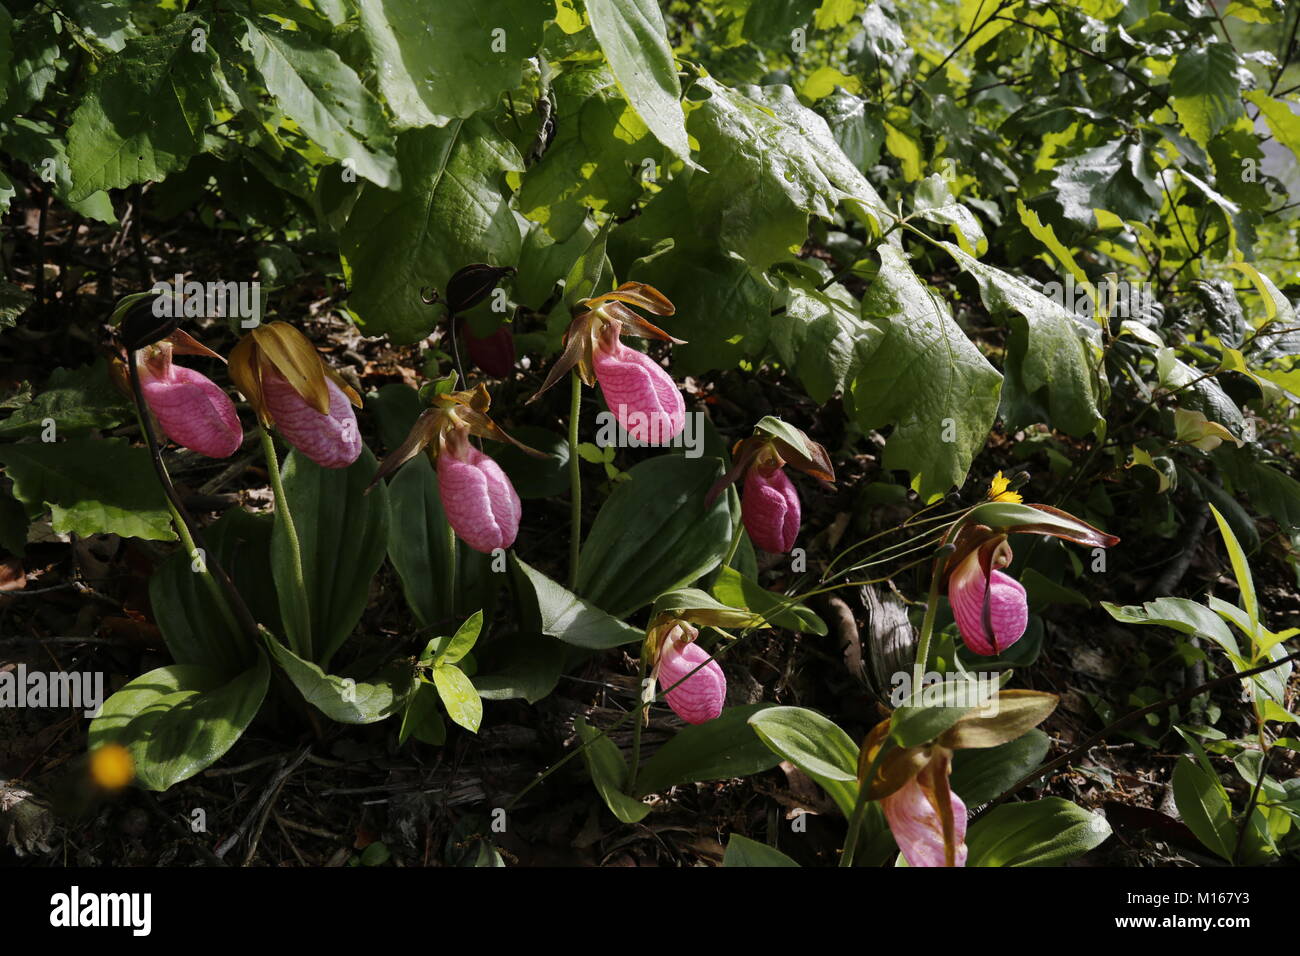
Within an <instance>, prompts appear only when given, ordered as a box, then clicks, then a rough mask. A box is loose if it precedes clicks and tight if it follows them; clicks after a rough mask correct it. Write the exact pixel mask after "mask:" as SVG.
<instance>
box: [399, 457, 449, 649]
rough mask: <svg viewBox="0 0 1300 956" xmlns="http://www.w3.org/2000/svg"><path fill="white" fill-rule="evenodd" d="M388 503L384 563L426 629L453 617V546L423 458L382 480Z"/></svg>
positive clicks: (435, 482) (434, 480)
mask: <svg viewBox="0 0 1300 956" xmlns="http://www.w3.org/2000/svg"><path fill="white" fill-rule="evenodd" d="M388 504H389V514H390V517H389V521H388V559H389V560H390V561H392V562H393V567H394V568H396V569H397V576H398V578H399V579H401V582H402V593H403V594H404V595H405V596H406V603H407V604H408V605H409V606H410V608H411V611H412V612H413V613H414V614H415V617H416V620H418V621H419V622H420V623H421V624H423V625H424V626H425V627H430V626H432V625H433V624H434V623H435V622H437V621H440V620H443V619H445V618H448V617H451V616H452V615H453V614H454V613H455V603H456V550H455V548H456V544H455V541H454V539H453V538H452V537H451V528H450V527H449V526H448V524H447V517H446V515H445V514H444V513H443V510H442V501H441V500H440V499H439V498H438V475H437V472H435V471H434V468H433V465H432V464H430V463H429V459H428V458H427V457H426V456H424V455H416V456H415V458H413V459H412V460H411V461H408V462H407V463H406V464H405V465H403V466H402V467H401V468H400V469H398V471H397V473H396V474H395V475H394V476H393V477H392V479H391V480H390V481H389V482H388Z"/></svg>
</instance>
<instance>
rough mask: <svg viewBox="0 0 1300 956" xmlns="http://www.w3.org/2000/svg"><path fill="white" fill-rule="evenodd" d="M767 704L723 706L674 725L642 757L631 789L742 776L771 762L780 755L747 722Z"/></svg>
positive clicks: (659, 789)
mask: <svg viewBox="0 0 1300 956" xmlns="http://www.w3.org/2000/svg"><path fill="white" fill-rule="evenodd" d="M770 706H772V705H771V704H750V705H749V706H746V707H728V708H726V709H725V710H724V711H723V712H722V713H721V714H720V715H719V716H718V717H715V718H714V719H713V720H709V721H705V722H704V723H702V724H696V725H694V726H691V727H686V728H684V729H683V730H681V731H679V732H678V733H677V734H676V736H674V737H673V738H672V739H671V740H669V741H668V742H667V743H666V744H664V745H663V746H662V747H660V748H659V749H658V750H657V751H656V752H655V754H654V756H653V757H651V758H650V759H649V760H647V761H646V762H645V765H644V766H643V767H642V768H641V771H640V772H639V773H638V774H637V779H636V792H637V794H638V795H640V796H645V795H646V794H648V793H659V792H662V791H664V790H667V789H668V788H669V787H675V786H677V785H678V784H683V783H697V782H702V781H706V780H727V779H730V778H732V777H748V776H750V775H751V774H755V773H761V772H763V771H764V770H770V769H771V768H772V767H775V766H776V765H777V763H779V762H780V759H781V758H780V757H778V756H777V755H776V754H775V753H774V752H773V751H772V750H771V749H770V748H769V747H768V746H767V745H766V744H765V743H764V742H763V741H762V740H761V739H759V737H758V735H757V734H755V733H754V729H753V728H752V727H751V726H750V725H749V723H748V721H749V718H750V717H752V716H753V715H754V714H756V713H758V712H760V711H762V710H765V709H766V708H768V707H770Z"/></svg>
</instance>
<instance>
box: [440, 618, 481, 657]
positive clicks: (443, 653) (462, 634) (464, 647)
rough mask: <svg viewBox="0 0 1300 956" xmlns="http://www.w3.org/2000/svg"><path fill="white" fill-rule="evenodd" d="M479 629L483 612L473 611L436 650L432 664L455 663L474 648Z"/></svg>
mask: <svg viewBox="0 0 1300 956" xmlns="http://www.w3.org/2000/svg"><path fill="white" fill-rule="evenodd" d="M481 630H483V612H482V611H475V612H474V613H473V614H471V615H470V616H469V619H468V620H466V621H465V623H464V624H462V625H461V626H460V627H458V628H457V629H456V633H455V634H453V635H452V636H451V640H450V641H448V642H447V644H446V646H445V647H443V648H442V650H440V651H438V654H437V656H436V657H434V664H455V663H456V662H457V661H459V660H460V659H461V658H463V657H464V656H465V655H466V654H468V653H469V652H470V651H471V650H473V649H474V644H475V643H476V642H477V641H478V635H479V632H480V631H481Z"/></svg>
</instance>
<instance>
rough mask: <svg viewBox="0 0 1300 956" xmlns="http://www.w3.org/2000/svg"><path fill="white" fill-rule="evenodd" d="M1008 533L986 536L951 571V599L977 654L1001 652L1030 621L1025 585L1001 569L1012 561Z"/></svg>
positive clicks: (965, 638)
mask: <svg viewBox="0 0 1300 956" xmlns="http://www.w3.org/2000/svg"><path fill="white" fill-rule="evenodd" d="M1011 558H1012V554H1011V545H1010V544H1008V543H1007V537H1006V535H998V536H996V537H993V538H989V539H987V540H986V541H985V542H984V544H982V545H981V546H980V547H979V548H977V549H975V550H973V551H971V552H970V553H969V554H967V555H966V557H964V558H963V559H962V560H961V563H959V564H958V565H957V566H956V567H955V568H953V570H952V571H951V572H950V573H949V575H948V603H949V604H951V605H952V614H953V617H954V618H956V620H957V629H958V630H959V631H960V632H961V637H962V640H963V641H964V642H965V643H966V646H967V647H968V648H970V649H971V650H972V651H973V652H974V653H976V654H983V655H985V656H995V655H997V654H1001V653H1002V652H1003V651H1005V650H1006V649H1007V648H1009V647H1010V646H1011V645H1012V644H1014V643H1016V641H1018V640H1020V638H1021V637H1023V636H1024V633H1025V627H1026V626H1027V625H1028V624H1029V604H1028V601H1027V600H1026V597H1025V588H1024V585H1022V584H1021V583H1020V582H1019V581H1017V580H1016V579H1015V578H1013V577H1011V575H1009V574H1007V573H1005V572H1003V571H1000V570H998V569H999V568H1004V567H1006V566H1007V565H1008V564H1010V563H1011Z"/></svg>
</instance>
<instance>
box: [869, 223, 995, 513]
mask: <svg viewBox="0 0 1300 956" xmlns="http://www.w3.org/2000/svg"><path fill="white" fill-rule="evenodd" d="M878 252H879V254H880V260H881V268H880V274H879V275H878V276H877V277H876V280H875V281H874V282H873V283H872V284H871V287H870V288H869V289H868V290H867V295H866V298H864V299H863V301H862V315H863V317H864V318H865V319H867V320H868V321H870V322H872V323H873V324H876V325H877V326H879V327H880V328H881V329H882V330H883V332H884V335H883V338H882V340H881V343H880V345H879V347H877V348H876V349H875V351H874V352H872V353H871V354H870V356H868V357H866V358H865V359H864V360H863V363H862V365H861V367H860V368H859V370H858V374H857V376H856V377H855V378H854V380H853V384H852V389H851V392H852V398H853V407H854V409H855V416H856V418H857V420H858V423H859V424H860V425H861V426H862V427H863V428H880V427H883V426H885V425H891V424H892V425H893V426H894V431H893V433H892V434H891V435H890V436H889V438H888V440H887V441H886V444H885V455H884V466H885V467H886V468H903V469H907V470H908V471H910V472H912V474H913V475H914V476H917V477H918V478H919V482H920V488H919V491H920V493H921V496H922V498H923V499H924V498H928V497H929V496H930V495H932V494H935V493H941V492H944V491H946V490H947V489H948V488H949V487H951V486H953V485H960V484H962V483H963V482H964V481H965V480H966V473H967V471H968V470H969V468H970V463H971V460H972V459H973V458H974V456H975V454H976V452H978V451H979V450H980V449H981V448H983V447H984V442H985V440H986V439H987V438H988V433H989V429H990V428H991V427H992V425H993V420H994V417H995V416H996V414H997V410H998V397H999V394H1000V391H1001V386H1002V376H1001V375H999V374H998V373H997V371H996V370H995V369H994V368H993V366H991V365H990V364H989V363H988V360H987V359H985V358H984V356H983V355H981V354H980V351H979V349H977V348H976V347H975V346H974V344H973V343H972V342H971V341H970V339H968V338H967V337H966V334H965V333H964V332H962V330H961V328H960V327H959V326H958V325H957V323H956V322H955V321H954V320H953V318H952V314H951V312H950V311H949V309H948V306H947V305H946V304H945V303H944V302H943V300H942V299H940V298H939V296H938V295H937V294H936V293H935V292H934V291H933V290H931V289H929V288H927V287H926V286H925V284H924V283H922V282H921V280H920V279H918V278H917V277H916V274H915V273H914V272H913V271H912V268H911V266H909V265H908V264H907V261H906V260H905V259H904V258H903V254H902V253H901V252H899V251H898V250H897V249H895V248H894V247H893V246H890V245H885V244H882V245H880V246H879V247H878Z"/></svg>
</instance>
